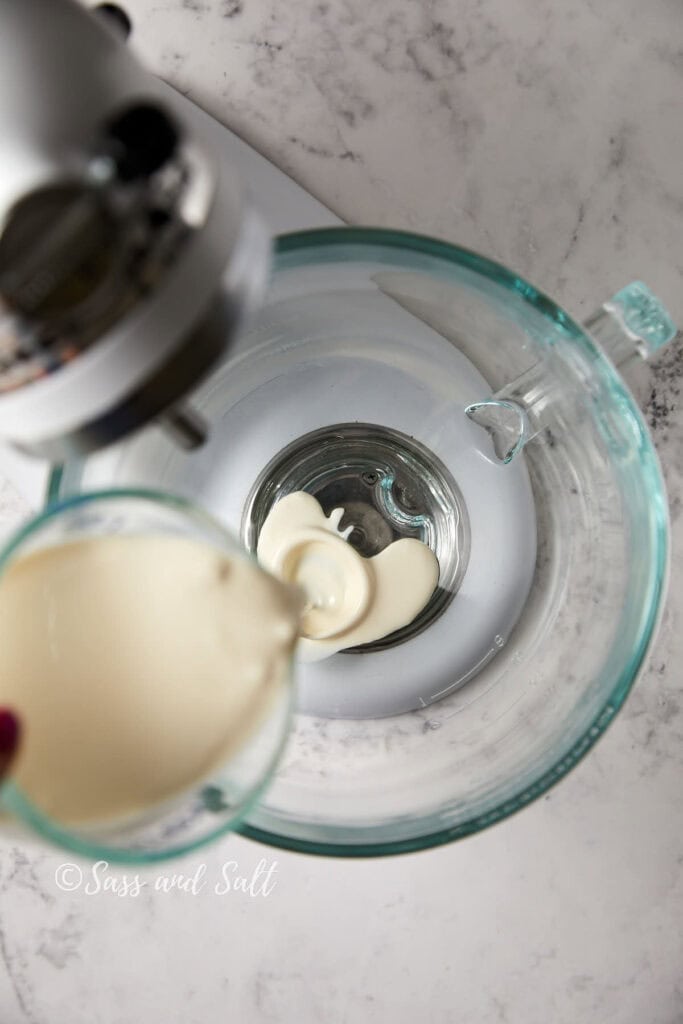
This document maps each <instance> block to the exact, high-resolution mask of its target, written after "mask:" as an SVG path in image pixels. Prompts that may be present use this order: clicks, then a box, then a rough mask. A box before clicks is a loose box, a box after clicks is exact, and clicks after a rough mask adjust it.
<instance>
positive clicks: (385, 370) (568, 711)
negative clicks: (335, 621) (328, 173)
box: [0, 0, 674, 855]
mask: <svg viewBox="0 0 683 1024" xmlns="http://www.w3.org/2000/svg"><path fill="white" fill-rule="evenodd" d="M5 8H7V14H5ZM2 13H3V22H4V32H3V40H4V47H3V43H2V42H0V48H2V49H1V51H0V67H1V68H2V69H3V70H2V72H0V73H1V74H3V76H4V75H5V74H7V75H11V76H12V77H11V82H12V87H11V89H10V88H5V89H4V90H3V95H4V96H5V97H9V96H12V97H14V96H16V95H17V94H18V93H17V92H16V90H17V85H16V83H17V82H19V83H21V86H22V87H21V90H20V95H21V97H22V102H21V103H20V104H18V103H14V102H12V103H11V104H10V106H11V110H7V111H3V114H2V115H0V116H1V118H2V126H3V129H4V130H3V135H2V138H3V152H2V153H1V154H0V161H1V162H2V165H3V167H4V164H5V163H7V166H8V168H9V173H8V174H7V176H4V175H3V178H2V184H1V185H0V209H2V210H4V211H5V215H4V220H3V223H4V230H3V232H2V235H0V295H1V296H2V301H3V303H4V310H3V312H4V319H3V321H1V322H0V323H1V324H2V332H3V333H2V338H3V355H4V357H5V362H4V364H3V367H4V368H3V376H2V377H1V378H0V388H2V394H0V435H1V436H2V437H3V439H4V440H5V441H6V442H8V443H10V444H11V445H13V446H14V447H15V448H16V449H18V450H20V451H22V452H27V453H28V452H30V453H32V454H34V455H35V454H37V455H42V456H46V457H48V458H50V459H51V460H53V461H54V462H60V463H63V465H62V466H61V467H57V468H55V469H54V470H53V472H52V475H51V482H50V497H51V498H53V499H54V498H62V497H65V496H68V495H70V494H74V493H79V492H81V491H88V490H92V489H97V488H102V487H110V486H112V485H115V486H145V487H149V486H153V487H157V488H159V489H163V490H169V491H171V492H173V493H175V494H180V495H182V496H185V497H190V498H193V499H194V500H199V501H200V502H201V504H202V506H203V507H205V508H207V509H208V510H209V511H210V512H212V513H213V514H214V515H215V516H216V517H217V518H219V519H220V520H221V521H222V522H224V523H225V524H226V525H228V526H229V527H230V528H231V529H232V531H233V533H235V534H239V535H240V537H241V539H242V541H243V544H244V545H245V546H246V547H247V548H248V549H250V550H251V551H255V550H256V546H257V542H258V535H259V531H260V529H261V527H262V525H263V522H264V520H265V517H266V516H267V514H268V512H269V511H270V509H271V508H272V507H273V504H274V503H275V502H276V501H277V500H279V499H280V498H281V497H283V496H285V495H287V494H289V493H292V492H295V491H301V490H303V491H307V492H308V493H310V494H312V495H313V496H314V497H316V499H317V500H318V501H319V503H320V505H321V506H322V508H323V511H324V512H326V513H329V512H331V511H332V510H334V509H335V508H342V509H344V517H343V519H342V521H341V526H342V527H350V528H351V533H350V535H349V542H350V543H351V544H352V546H354V547H355V548H356V550H357V551H358V552H359V553H360V554H362V555H363V556H364V557H370V556H372V555H374V554H376V553H377V552H378V551H381V550H382V549H383V547H384V546H386V545H387V544H388V543H391V541H392V540H395V539H397V538H399V537H418V538H419V539H421V540H423V541H424V542H425V543H427V544H429V546H430V547H431V548H432V550H433V551H434V552H435V554H436V556H437V558H438V561H439V569H440V576H439V585H438V587H437V590H436V591H435V593H434V596H433V598H432V599H431V600H430V602H429V604H428V605H427V607H426V608H425V609H424V611H423V612H422V613H421V614H420V615H419V616H418V618H417V619H416V620H415V621H414V622H413V623H412V624H411V625H410V626H408V627H407V628H406V629H405V630H402V631H400V632H399V633H397V634H393V635H391V636H390V637H388V638H384V639H382V640H379V641H377V642H376V643H373V644H368V645H366V646H365V647H362V648H359V649H357V650H351V651H348V652H343V653H341V654H339V655H335V656H334V657H333V658H331V659H328V660H327V661H325V662H323V663H320V664H313V665H306V666H303V665H301V666H299V667H298V670H297V676H298V692H297V706H298V710H299V712H300V714H299V716H298V719H297V722H296V725H295V728H294V730H293V733H292V736H291V740H290V745H289V748H288V751H287V753H286V755H285V758H284V759H283V761H282V763H281V766H280V771H279V773H278V776H277V778H276V780H275V782H274V784H273V785H272V786H271V788H270V789H269V790H268V792H267V793H266V795H265V796H264V798H263V799H262V801H261V803H260V805H259V806H258V807H257V808H255V809H254V810H253V811H252V813H251V815H250V817H249V819H248V822H247V824H246V825H245V826H244V830H245V831H246V832H247V833H248V834H252V835H254V836H256V837H258V838H260V839H263V840H265V841H268V842H271V843H276V844H279V845H283V846H289V847H292V848H295V849H304V850H308V851H314V852H326V853H337V854H339V853H343V854H350V855H357V854H368V853H386V852H397V851H400V850H406V849H415V848H419V847H422V846H426V845H432V844H433V843H435V842H442V841H446V840H448V839H453V838H457V837H458V836H460V835H466V834H468V832H471V831H475V830H476V829H478V828H481V827H484V826H485V825H486V824H489V823H491V822H492V821H495V820H498V819H499V818H500V817H503V816H504V815H506V814H508V813H511V811H513V810H516V809H517V808H518V807H520V806H523V804H524V803H526V802H528V801H529V800H530V799H533V798H534V796H536V795H538V794H539V793H541V792H543V791H544V789H545V788H547V786H548V785H550V784H551V783H552V782H553V781H555V780H556V779H557V778H559V777H561V775H562V774H564V772H566V771H567V770H568V769H569V768H570V767H571V766H572V764H574V763H575V762H576V760H577V759H578V758H579V757H580V756H581V755H582V753H583V752H585V750H587V749H588V747H589V746H590V745H591V744H592V742H594V740H595V739H596V738H597V736H599V735H600V733H601V732H602V730H603V729H604V728H605V727H606V725H607V724H608V723H609V721H610V720H611V718H612V717H613V715H614V713H615V712H616V710H617V709H618V707H619V705H620V703H621V702H622V701H623V699H624V698H625V696H626V693H627V691H628V688H629V686H630V685H631V683H632V681H633V679H634V677H635V674H636V673H637V671H638V668H639V667H640V665H641V664H642V660H643V657H644V654H645V650H646V648H647V645H648V643H649V642H650V639H651V637H652V633H653V630H654V627H655V624H656V621H657V617H658V614H659V611H660V608H661V601H662V595H663V589H664V576H665V570H664V567H665V564H666V511H665V499H664V492H663V485H662V482H661V478H660V475H659V469H658V465H657V461H656V457H655V456H654V452H653V451H652V448H651V444H650V441H649V438H648V436H647V431H646V430H645V428H644V425H643V424H642V421H641V420H640V418H639V415H638V412H637V410H636V408H635V405H634V403H633V401H632V399H631V397H630V395H629V394H628V392H627V391H626V389H625V388H624V387H623V385H622V383H621V381H620V379H619V377H618V375H617V374H616V372H615V370H614V367H613V366H612V364H611V363H610V362H609V361H608V359H607V358H605V356H604V354H603V353H602V351H601V350H600V349H599V348H598V347H597V346H596V345H595V341H594V340H593V339H597V340H598V341H599V342H600V343H601V344H602V345H603V347H604V348H605V349H607V351H608V353H609V354H610V356H611V357H612V360H613V362H614V363H615V364H616V365H617V366H620V365H624V364H626V363H628V362H629V360H630V359H632V358H633V357H635V356H637V355H638V354H639V355H644V356H646V355H648V354H649V353H650V352H651V351H654V350H655V349H656V348H657V347H658V346H659V345H661V344H663V343H666V342H667V341H668V340H670V338H671V337H672V336H673V333H674V328H673V325H672V324H671V322H670V320H669V318H668V316H667V314H666V311H665V310H664V309H663V308H662V307H661V305H660V304H659V303H658V301H657V300H656V299H655V298H654V297H653V296H652V295H651V294H650V293H649V292H648V291H647V290H646V289H644V288H643V286H630V287H629V288H628V289H625V290H624V291H623V292H622V293H619V295H617V296H615V297H614V298H613V299H612V300H610V301H609V302H607V303H606V304H605V306H604V307H603V308H602V309H601V310H600V311H599V312H598V313H596V314H595V316H594V317H593V318H591V321H590V323H589V324H588V325H587V326H588V327H589V329H590V331H591V335H592V337H590V336H589V335H588V334H586V332H585V331H584V330H583V329H582V328H581V327H579V326H578V325H576V324H575V323H574V322H573V321H572V320H571V318H570V317H569V316H568V315H567V314H566V313H564V312H563V311H562V310H560V309H559V308H558V307H556V306H555V305H554V304H553V303H552V302H551V301H550V300H548V299H547V298H546V297H545V296H543V295H541V294H540V293H538V292H537V291H536V290H535V289H534V288H533V287H532V286H531V285H528V284H527V283H526V282H524V281H522V280H521V279H520V278H518V277H517V276H516V275H514V274H512V273H511V272H510V271H507V270H505V268H502V267H500V266H498V265H497V264H494V263H491V262H490V261H487V260H485V259H483V258H481V257H478V256H476V255H474V254H472V253H468V252H466V251H464V250H459V249H457V248H456V247H454V246H448V245H446V244H445V243H439V242H435V241H432V240H429V239H420V238H417V237H416V236H411V235H406V234H402V233H398V232H386V231H372V230H365V229H343V228H338V229H334V228H333V229H330V230H321V231H313V232H303V233H301V234H298V235H297V234H294V235H290V236H285V237H283V238H281V239H279V240H278V242H277V246H276V253H275V263H274V273H273V277H272V280H271V283H270V286H269V288H268V289H267V290H266V277H267V270H268V238H267V232H266V231H265V229H264V228H262V227H261V226H260V222H259V218H258V215H257V214H256V213H255V212H251V211H250V208H249V207H248V206H247V205H246V204H245V202H244V199H243V197H242V195H241V194H240V192H239V189H238V186H237V185H236V182H235V179H234V177H233V174H232V171H231V167H230V165H229V164H228V163H227V162H226V161H225V160H223V159H222V158H221V156H220V153H219V151H218V149H217V148H216V146H215V145H214V144H213V143H214V141H215V138H214V139H213V140H212V137H211V134H210V131H208V130H207V128H206V124H205V122H204V121H203V120H202V117H201V116H200V115H198V114H196V113H191V114H189V113H188V111H189V110H191V107H190V106H189V105H187V104H184V103H183V102H182V101H180V99H179V98H177V97H175V96H174V95H173V94H172V92H171V91H170V90H168V89H166V88H165V87H163V86H162V85H161V83H158V82H156V81H155V80H153V79H151V78H150V77H149V76H146V75H144V73H143V72H141V71H140V69H139V68H138V67H137V65H135V63H134V62H133V60H132V58H131V57H130V56H129V55H128V53H127V51H126V49H125V47H123V46H122V44H121V43H120V42H119V41H118V40H116V39H115V37H114V35H113V34H112V33H111V32H110V30H109V29H107V28H106V27H103V26H100V25H98V24H96V22H95V21H94V20H93V19H92V17H90V16H88V15H87V14H85V13H84V12H83V11H82V10H81V9H80V8H79V7H77V6H76V5H75V4H74V3H71V2H69V0H59V2H57V0H51V2H49V3H48V2H47V0H45V2H40V0H30V2H29V0H25V2H24V3H23V4H21V5H13V4H10V3H7V2H6V3H5V5H4V6H3V10H2ZM8 24H9V25H10V26H11V31H8V30H7V25H8ZM57 33H58V34H59V36H60V38H63V39H64V45H65V47H66V50H67V51H68V52H66V53H65V51H64V49H62V50H60V49H58V48H56V47H54V45H53V43H52V42H49V43H48V40H52V39H54V37H55V34H57ZM10 39H11V42H10ZM19 44H21V45H19ZM22 47H23V49H22ZM5 50H6V51H7V52H6V53H5V52H4V51H5ZM43 52H44V53H45V62H44V64H43V65H42V72H41V76H42V84H41V88H40V89H39V90H36V84H35V77H34V75H33V71H32V61H31V60H30V59H29V54H35V53H40V54H42V53H43ZM65 61H68V63H69V66H70V67H71V68H73V74H72V75H71V76H70V77H69V78H68V79H64V76H63V65H64V62H65ZM53 79H54V83H55V87H54V88H52V87H50V88H48V86H47V83H48V81H49V82H52V80H53ZM9 80H10V79H9V78H8V81H9ZM47 95H49V96H50V104H49V105H48V106H47V107H46V108H45V109H43V107H42V102H43V100H44V98H45V96H47ZM83 96H87V97H88V102H87V104H86V103H84V102H83V101H82V97H83ZM31 97H32V99H33V102H29V100H30V99H31ZM38 101H39V102H38ZM36 106H37V107H38V110H36V109H35V108H36ZM4 147H7V153H8V155H7V157H6V156H5V152H4ZM311 209H313V208H312V207H311ZM312 218H313V219H317V218H319V219H318V220H317V223H319V224H324V223H329V221H330V220H332V218H331V217H330V216H329V215H328V214H327V213H326V211H324V210H322V209H316V210H315V212H314V213H313V214H312ZM271 223H272V221H271ZM309 223H310V221H309ZM302 226H308V224H305V225H302ZM93 264H94V266H93ZM257 307H258V311H256V310H257ZM249 314H253V315H252V316H251V318H249ZM186 402H187V403H189V404H185V403H186ZM150 425H153V427H152V428H151V429H150V428H149V427H150ZM157 425H160V426H161V427H162V428H163V429H162V430H158V429H157ZM145 426H147V427H148V429H141V428H143V427H145ZM86 456H87V457H86ZM596 595H597V598H596ZM579 636H580V637H581V641H580V650H576V651H575V647H576V644H577V639H578V637H579ZM570 652H571V657H572V664H571V666H569V665H568V658H569V657H570ZM561 683H564V684H565V685H560V684H561Z"/></svg>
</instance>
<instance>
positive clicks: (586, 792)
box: [0, 0, 683, 1024]
mask: <svg viewBox="0 0 683 1024" xmlns="http://www.w3.org/2000/svg"><path fill="white" fill-rule="evenodd" d="M126 6H127V9H128V10H129V12H130V14H131V15H132V18H133V21H134V25H135V43H136V46H137V48H138V50H139V52H141V53H142V54H143V55H144V56H145V57H146V59H147V60H148V62H149V63H151V65H152V67H153V68H154V69H156V70H157V71H158V72H159V73H160V74H161V75H162V76H163V77H167V78H168V79H169V80H171V81H172V82H173V83H175V84H177V85H178V87H179V88H181V89H182V90H183V91H184V92H189V94H190V95H191V97H192V98H194V99H196V100H197V101H198V102H199V103H200V104H201V105H203V106H205V107H206V108H207V109H208V110H210V111H211V112H213V113H214V114H215V115H217V116H218V117H219V118H221V119H223V120H224V121H225V122H226V123H227V124H229V125H230V126H231V127H232V128H233V129H234V130H236V131H237V132H238V133H239V134H241V135H242V136H243V137H244V138H246V139H247V140H248V141H249V142H251V143H252V144H253V145H254V146H256V147H257V148H258V149H260V150H261V151H262V152H263V153H265V154H266V155H267V156H269V157H271V158H272V159H273V160H274V161H275V162H276V163H278V164H279V165H280V166H282V167H283V168H285V169H286V170H287V171H289V172H290V173H291V174H292V175H293V176H294V177H295V178H296V179H297V180H299V181H300V182H301V183H302V184H304V185H305V186H307V187H308V188H309V189H310V190H311V191H312V192H313V193H314V194H316V195H317V196H318V197H319V198H320V199H322V200H323V201H324V202H326V203H327V204H328V205H329V206H330V207H332V208H333V209H334V210H335V211H336V212H337V213H339V214H340V215H341V216H342V217H344V218H346V219H348V220H351V221H354V222H366V223H370V222H372V223H375V224H384V225H392V226H398V227H408V228H411V229H413V230H417V231H422V232H428V233H432V234H436V235H441V236H443V237H446V238H450V239H453V240H456V241H458V242H460V243H462V244H464V245H468V246H471V247H472V248H475V249H478V250H480V251H482V252H484V253H486V254H488V255H491V256H493V257H495V258H497V259H499V260H502V261H503V262H506V263H508V264H510V265H512V266H513V267H515V268H517V269H518V270H520V271H521V272H522V273H523V274H524V275H525V276H527V277H528V278H530V279H531V280H532V281H534V282H535V283H537V284H538V285H540V286H541V287H542V288H544V289H545V290H546V291H548V292H550V294H552V295H553V296H554V297H556V298H557V299H558V300H560V302H562V303H563V304H564V305H566V306H567V307H568V308H569V309H570V310H571V311H573V312H575V313H577V314H578V315H579V316H581V315H585V314H586V313H588V312H589V311H590V309H591V308H592V307H593V306H595V305H596V304H597V303H599V301H601V300H602V299H603V298H605V297H606V296H607V295H608V294H609V293H611V292H613V291H615V290H616V289H617V288H618V287H620V286H621V285H623V284H625V283H626V282H628V281H629V280H631V279H633V278H642V279H644V280H646V281H647V282H648V284H650V286H651V287H652V288H653V289H654V290H655V291H656V292H658V293H659V294H660V296H661V297H662V298H663V299H664V300H665V302H666V303H667V304H668V305H669V307H670V309H671V312H672V313H673V314H674V316H675V317H676V318H678V322H679V323H682V322H683V243H682V241H681V239H682V238H683V185H682V183H681V181H682V179H681V165H682V161H683V118H682V117H681V97H682V94H683V49H682V44H683V9H682V8H681V5H680V0H650V2H648V3H647V4H644V3H642V0H600V2H596V0H573V2H572V3H566V2H563V0H457V2H456V0H412V2H409V0H376V2H375V3H368V2H367V0H294V2H292V3H290V4H283V3H279V2H277V0H127V2H126ZM682 372H683V362H681V353H680V349H677V348H675V347H674V349H672V350H671V351H670V352H668V353H665V354H663V356H662V357H661V358H660V360H659V363H658V364H657V365H656V366H655V367H653V368H652V369H651V370H650V371H649V373H648V376H647V380H645V381H644V382H642V384H641V388H640V389H639V395H640V397H641V398H642V400H643V403H644V407H645V408H646V412H647V415H648V418H649V419H650V420H651V422H652V426H653V429H654V436H655V440H656V442H657V446H658V449H659V451H660V454H661V458H662V461H663V464H664V467H665V472H666V476H667V481H668V486H669V490H670V496H671V502H672V518H673V535H674V551H673V572H672V583H671V591H670V596H669V602H668V608H667V612H666V614H665V618H664V622H663V626H662V630H661V633H660V636H659V639H658V641H657V643H656V645H655V647H654V650H653V652H652V655H651V658H650V663H649V667H648V668H647V671H646V672H645V673H644V675H643V677H642V678H641V680H640V682H639V683H638V684H637V686H636V689H635V691H634V692H633V694H632V695H631V697H630V699H629V701H628V703H627V705H626V707H625V709H624V710H623V712H622V713H621V714H620V716H619V717H618V719H617V721H616V723H615V724H614V725H613V726H612V727H611V728H610V730H609V732H608V734H607V735H606V737H605V738H604V739H603V740H602V741H601V742H600V743H599V745H598V747H597V748H596V749H595V750H594V751H593V752H592V753H591V755H590V756H589V757H588V758H587V759H586V760H585V761H584V762H582V763H581V764H580V765H579V767H578V768H577V769H576V770H575V771H574V772H572V773H571V774H570V776H569V777H568V778H567V779H566V780H565V781H563V782H562V783H561V784H560V785H559V786H557V787H556V788H555V789H554V790H552V791H551V793H550V794H548V795H547V796H546V797H545V798H544V799H542V800H540V801H538V802H536V803H535V804H534V805H532V806H531V807H529V808H528V809H526V810H525V811H523V812H522V813H520V814H518V815H517V816H516V817H514V818H513V819H511V820H508V821H506V822H504V823H503V824H502V825H499V826H497V827H495V828H493V829H490V830H489V831H487V832H485V833H483V834H480V835H478V836H476V837H474V838H471V839H468V840H466V841H464V842H461V843H458V844H455V845H453V846H449V847H445V848H442V849H439V850H435V851H431V852H428V853H421V854H415V855H410V856H402V857H398V858H394V859H385V860H377V861H367V862H346V861H340V860H324V859H315V858H312V857H307V856H303V855H298V854H286V853H282V852H279V851H275V850H271V849H268V848H266V847H260V846H258V845H256V844H254V843H251V842H247V841H245V840H242V839H239V838H236V837H230V838H227V839H226V840H224V841H223V842H221V843H219V844H218V845H217V846H215V847H213V848H210V849H208V850H207V851H206V852H204V853H202V854H201V855H199V856H195V857H193V858H192V859H190V860H188V861H184V862H181V863H179V864H177V865H171V866H170V867H169V871H173V870H175V871H183V872H184V873H186V874H191V873H192V872H193V871H195V870H196V869H197V868H198V867H199V865H200V864H202V863H205V864H206V865H207V877H209V878H211V880H212V881H220V870H221V865H222V864H223V863H224V862H226V861H236V862H237V863H238V865H239V872H240V874H243V875H245V876H246V875H250V874H251V873H252V871H253V870H254V868H255V866H256V865H257V864H258V862H259V860H260V859H261V858H265V860H266V865H267V866H272V865H273V864H274V862H277V864H276V867H275V868H273V873H272V874H271V880H272V882H273V883H274V884H273V886H272V891H271V892H270V894H269V895H268V896H267V897H264V896H263V895H256V896H253V897H249V896H247V895H243V894H241V893H236V892H231V893H229V894H227V895H226V896H219V895H216V893H215V892H213V887H212V886H209V887H208V889H207V888H205V890H204V891H202V892H201V893H200V894H199V895H196V896H193V895H192V894H191V893H184V892H181V891H174V892H169V893H164V892H155V891H153V890H152V889H151V888H150V887H148V888H147V889H145V890H143V892H142V893H141V895H140V896H139V897H137V898H135V897H132V896H128V897H126V898H122V897H117V896H115V895H114V894H112V893H111V892H104V891H100V892H93V893H91V894H88V893H87V892H86V891H85V884H86V881H87V878H86V879H84V880H83V883H82V884H81V886H80V887H78V888H77V889H75V891H72V892H66V891H64V890H63V889H60V888H59V886H58V884H57V881H58V878H57V876H56V872H57V869H58V868H59V866H60V865H61V864H62V863H64V862H65V861H69V860H71V859H72V858H71V857H68V856H65V855H63V854H61V853H59V852H53V851H45V850H44V849H40V848H38V847H37V846H34V845H31V844H26V845H21V846H13V845H12V844H11V843H10V842H8V841H7V840H4V841H3V842H2V843H0V1020H1V1021H2V1024H219V1022H220V1024H223V1022H226V1021H241V1022H249V1024H251V1022H255V1024H260V1022H264V1024H265V1022H270V1021H274V1022H291V1021H297V1022H298V1024H343V1022H348V1024H356V1022H363V1024H365V1022H368V1024H385V1022H386V1024H389V1022H391V1024H403V1022H406V1024H407V1022H412V1021H414V1020H425V1021H429V1022H431V1024H451V1022H453V1021H458V1022H463V1024H470V1022H472V1024H495V1022H503V1024H518V1022H519V1024H550V1022H552V1024H564V1022H571V1024H574V1022H582V1024H608V1022H609V1024H643V1022H645V1021H647V1022H648V1024H681V1021H683V933H682V929H683V925H682V922H683V785H682V779H683V774H682V772H683V711H682V708H683V684H682V683H681V679H680V677H679V675H678V667H679V665H680V664H682V663H683V628H682V623H681V618H682V616H683V566H682V565H681V558H682V549H681V544H680V541H681V539H682V538H683V523H682V520H681V518H680V512H681V500H682V486H683V410H681V409H680V408H679V390H680V375H681V373H682ZM20 512H21V502H20V501H19V499H18V498H17V496H16V494H15V493H14V492H13V490H12V488H11V486H10V485H9V484H6V485H3V486H2V487H1V488H0V517H1V521H2V524H3V525H5V526H6V525H7V524H9V523H10V522H13V521H15V520H16V518H17V516H18V515H19V514H20ZM83 870H84V871H85V872H86V873H87V872H88V871H89V868H88V867H87V866H83ZM164 870H166V869H164ZM158 873H159V872H158V871H156V870H155V871H154V872H148V873H146V875H145V877H146V878H149V879H151V878H152V877H154V876H156V875H157V874H158ZM118 874H119V875H120V874H121V872H118ZM69 879H70V882H71V884H74V879H75V876H74V875H73V873H72V875H70V876H69V875H67V878H66V881H67V882H68V881H69ZM62 885H65V880H64V879H62ZM92 888H96V886H93V885H92V884H91V889H92Z"/></svg>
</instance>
